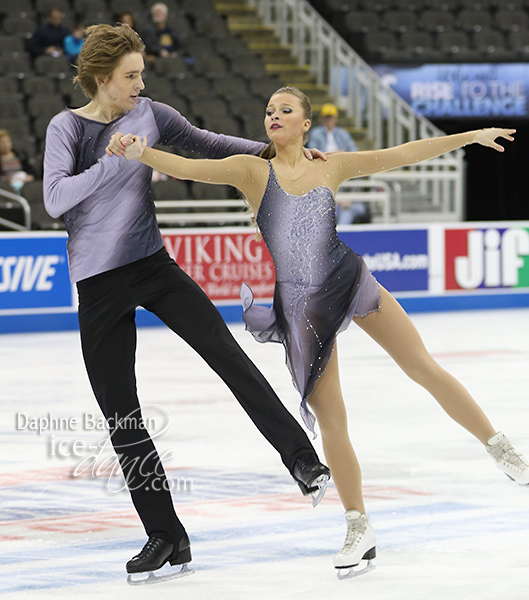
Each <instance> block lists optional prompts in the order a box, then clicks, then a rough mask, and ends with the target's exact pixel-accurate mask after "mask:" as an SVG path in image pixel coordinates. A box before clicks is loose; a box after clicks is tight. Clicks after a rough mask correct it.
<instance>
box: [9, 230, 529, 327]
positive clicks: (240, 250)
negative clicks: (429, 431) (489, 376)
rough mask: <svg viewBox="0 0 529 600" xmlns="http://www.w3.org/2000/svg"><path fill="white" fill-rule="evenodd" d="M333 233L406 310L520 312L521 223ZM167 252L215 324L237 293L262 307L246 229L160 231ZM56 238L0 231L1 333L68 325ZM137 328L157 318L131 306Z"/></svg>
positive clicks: (265, 270) (234, 305) (524, 234)
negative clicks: (247, 293)
mask: <svg viewBox="0 0 529 600" xmlns="http://www.w3.org/2000/svg"><path fill="white" fill-rule="evenodd" d="M339 233H340V237H341V239H342V240H343V241H344V242H345V243H347V244H348V245H349V246H350V247H351V248H353V250H355V252H357V253H358V254H361V255H362V256H363V257H364V259H365V260H366V262H367V265H368V267H369V268H370V269H371V271H372V272H373V274H374V275H375V277H376V278H377V280H378V281H379V282H380V284H381V285H383V286H384V287H385V288H386V289H388V290H389V291H390V292H392V293H393V294H394V295H395V296H396V297H397V299H398V300H399V301H400V302H401V304H402V305H403V306H404V308H405V309H406V310H408V311H410V312H428V311H440V310H466V309H480V308H484V309H489V308H509V307H525V306H529V221H511V222H475V223H449V224H440V223H435V224H428V225H387V226H381V225H359V226H348V227H342V228H340V231H339ZM163 235H164V239H165V242H166V248H167V250H168V252H169V254H170V255H171V256H172V257H173V258H174V259H175V260H176V262H177V263H178V264H179V265H180V266H181V267H182V268H183V269H184V270H185V271H186V272H187V273H189V275H190V276H191V277H193V279H195V281H197V283H199V285H201V287H202V288H203V289H204V291H205V292H206V293H207V294H208V296H209V297H210V298H211V299H212V301H213V302H214V303H215V304H216V305H217V307H218V309H219V311H220V312H221V314H222V316H223V317H224V319H226V320H227V321H229V322H240V320H241V314H242V309H241V305H240V301H239V296H238V293H239V289H240V285H241V282H242V281H245V282H246V283H247V284H248V285H250V287H251V288H252V290H253V292H254V296H255V300H256V301H257V302H260V303H263V304H269V303H270V302H271V298H272V296H273V290H274V270H273V264H272V260H271V257H270V255H269V254H268V251H267V249H266V247H265V245H264V242H263V241H262V240H258V239H256V235H255V230H254V229H253V228H204V229H167V230H163ZM66 239H67V235H66V233H63V232H30V233H2V234H0V333H5V332H25V331H28V332H29V331H56V330H66V329H75V328H77V326H78V325H77V295H76V291H75V287H74V286H72V285H71V283H70V282H69V279H68V259H67V254H66ZM137 322H138V325H140V326H142V325H157V324H160V321H159V320H158V319H157V318H156V317H155V316H153V315H151V314H150V313H148V312H147V311H144V310H139V311H138V313H137Z"/></svg>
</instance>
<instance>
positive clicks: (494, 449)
mask: <svg viewBox="0 0 529 600" xmlns="http://www.w3.org/2000/svg"><path fill="white" fill-rule="evenodd" d="M488 450H489V452H490V454H492V456H493V457H494V458H495V459H496V460H497V461H498V462H501V463H502V464H504V465H506V466H509V467H511V468H513V469H516V470H518V471H525V470H526V469H529V462H527V460H526V459H525V457H524V456H523V455H522V454H519V453H518V452H516V450H515V449H514V448H513V446H512V444H511V443H510V442H509V441H507V440H502V441H501V442H499V443H498V444H496V445H494V446H490V447H489V448H488Z"/></svg>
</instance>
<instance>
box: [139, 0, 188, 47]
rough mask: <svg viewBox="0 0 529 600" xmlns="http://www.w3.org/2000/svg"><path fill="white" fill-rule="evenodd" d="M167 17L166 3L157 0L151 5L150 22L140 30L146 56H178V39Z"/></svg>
mask: <svg viewBox="0 0 529 600" xmlns="http://www.w3.org/2000/svg"><path fill="white" fill-rule="evenodd" d="M168 19H169V9H168V8H167V5H166V4H164V3H163V2H157V3H156V4H153V5H152V6H151V24H150V26H149V27H147V28H145V30H142V32H141V36H142V38H143V41H144V43H145V46H146V52H147V55H148V56H161V57H164V58H165V57H175V56H178V53H179V52H180V49H181V45H180V41H179V39H178V34H177V33H176V31H175V30H174V28H173V27H171V26H170V25H169V24H168Z"/></svg>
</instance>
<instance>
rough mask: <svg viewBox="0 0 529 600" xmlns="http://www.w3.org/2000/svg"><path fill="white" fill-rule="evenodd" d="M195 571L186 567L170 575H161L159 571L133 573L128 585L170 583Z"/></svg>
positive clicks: (128, 578) (128, 579)
mask: <svg viewBox="0 0 529 600" xmlns="http://www.w3.org/2000/svg"><path fill="white" fill-rule="evenodd" d="M194 572H195V571H194V570H193V569H190V568H189V567H188V566H187V563H186V564H185V565H182V568H181V569H180V570H179V571H176V572H175V571H174V570H173V571H171V572H169V573H164V574H159V573H158V571H148V572H144V573H131V574H130V575H128V577H127V583H128V584H129V585H151V584H152V583H162V582H163V581H170V580H171V579H180V578H181V577H186V576H187V575H192V574H193V573H194Z"/></svg>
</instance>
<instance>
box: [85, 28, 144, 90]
mask: <svg viewBox="0 0 529 600" xmlns="http://www.w3.org/2000/svg"><path fill="white" fill-rule="evenodd" d="M85 36H86V41H85V43H84V44H83V47H82V48H81V52H80V53H79V58H78V59H77V75H76V76H75V77H74V79H73V82H74V83H75V84H76V85H79V86H80V87H81V89H82V90H83V93H84V95H85V96H86V97H87V98H89V99H92V98H94V97H95V96H97V81H96V77H102V78H106V77H110V76H111V75H112V73H113V72H114V70H115V69H116V67H117V66H118V64H119V63H120V62H121V60H122V58H123V57H124V56H125V55H127V54H131V53H132V52H139V53H143V52H144V50H145V44H144V43H143V41H142V39H141V38H140V36H139V35H138V34H137V33H136V32H135V31H134V29H132V28H131V27H129V25H125V24H122V23H120V24H118V25H92V26H91V27H87V28H86V30H85Z"/></svg>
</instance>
